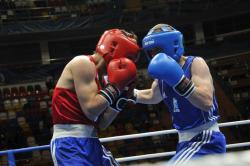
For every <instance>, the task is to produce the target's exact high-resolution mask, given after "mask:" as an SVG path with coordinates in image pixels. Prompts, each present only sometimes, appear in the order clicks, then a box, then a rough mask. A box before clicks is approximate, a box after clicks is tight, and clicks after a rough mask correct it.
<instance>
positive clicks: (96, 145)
mask: <svg viewBox="0 0 250 166" xmlns="http://www.w3.org/2000/svg"><path fill="white" fill-rule="evenodd" d="M50 147H51V154H52V159H53V162H54V165H55V166H117V165H119V163H118V162H117V161H116V160H115V159H114V158H113V156H112V154H111V152H109V151H107V150H106V149H105V148H104V147H103V146H102V145H101V143H100V141H99V139H98V138H79V137H63V138H56V139H54V140H52V141H51V143H50Z"/></svg>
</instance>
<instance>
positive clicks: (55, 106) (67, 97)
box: [52, 57, 101, 126]
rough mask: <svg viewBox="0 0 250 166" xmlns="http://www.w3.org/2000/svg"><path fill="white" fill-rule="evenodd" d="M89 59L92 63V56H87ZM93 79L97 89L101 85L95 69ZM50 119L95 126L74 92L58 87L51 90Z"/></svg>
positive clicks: (54, 122) (57, 121)
mask: <svg viewBox="0 0 250 166" xmlns="http://www.w3.org/2000/svg"><path fill="white" fill-rule="evenodd" d="M89 59H90V61H92V62H93V63H94V60H93V58H92V57H89ZM95 81H96V84H97V86H98V91H99V90H100V89H101V85H100V83H99V79H98V73H97V71H96V78H95ZM52 120H53V124H86V125H94V126H96V124H95V122H93V121H92V120H90V119H88V118H87V116H86V115H85V114H84V112H83V111H82V109H81V106H80V103H79V101H78V98H77V95H76V92H74V91H72V90H69V89H66V88H60V87H56V88H55V89H54V92H53V97H52Z"/></svg>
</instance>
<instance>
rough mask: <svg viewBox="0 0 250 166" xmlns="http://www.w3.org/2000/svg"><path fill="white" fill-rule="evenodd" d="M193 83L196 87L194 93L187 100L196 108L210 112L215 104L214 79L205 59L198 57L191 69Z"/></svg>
mask: <svg viewBox="0 0 250 166" xmlns="http://www.w3.org/2000/svg"><path fill="white" fill-rule="evenodd" d="M191 73H192V81H193V83H194V85H195V89H194V91H193V93H192V94H191V95H190V96H189V97H188V98H187V99H188V100H189V101H190V102H191V103H192V104H193V105H194V106H196V107H198V108H199V109H201V110H203V111H208V110H209V109H210V108H211V107H212V104H213V92H214V87H213V79H212V76H211V74H210V71H209V68H208V66H207V64H206V62H205V60H204V59H202V58H200V57H197V58H195V59H194V61H193V63H192V67H191Z"/></svg>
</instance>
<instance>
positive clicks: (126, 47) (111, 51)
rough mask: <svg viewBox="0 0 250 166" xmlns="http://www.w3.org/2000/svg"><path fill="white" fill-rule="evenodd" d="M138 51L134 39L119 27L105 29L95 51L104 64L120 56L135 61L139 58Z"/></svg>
mask: <svg viewBox="0 0 250 166" xmlns="http://www.w3.org/2000/svg"><path fill="white" fill-rule="evenodd" d="M139 51H140V48H139V46H138V45H137V43H136V42H135V39H134V38H131V37H130V36H127V35H126V33H125V32H123V31H122V30H120V29H111V30H107V31H105V32H104V33H103V35H102V36H101V38H100V40H99V42H98V44H97V46H96V52H97V53H99V54H100V55H101V56H103V58H104V60H105V62H106V64H108V63H109V62H110V61H111V60H112V59H117V58H122V57H125V58H129V59H131V60H133V61H136V60H138V59H139Z"/></svg>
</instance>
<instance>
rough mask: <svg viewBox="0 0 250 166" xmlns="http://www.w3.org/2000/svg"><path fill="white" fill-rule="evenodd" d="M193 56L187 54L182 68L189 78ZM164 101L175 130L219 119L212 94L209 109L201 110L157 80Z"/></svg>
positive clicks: (216, 105) (191, 127)
mask: <svg viewBox="0 0 250 166" xmlns="http://www.w3.org/2000/svg"><path fill="white" fill-rule="evenodd" d="M194 58H195V57H193V56H188V57H187V60H186V62H185V64H184V65H183V67H182V69H183V71H184V74H185V76H186V77H187V78H189V79H191V77H192V74H191V65H192V62H193V59H194ZM158 81H159V82H158V84H159V88H160V91H161V95H162V97H163V101H164V103H165V104H166V105H167V106H168V109H169V112H170V114H171V116H172V121H173V126H174V128H175V129H177V130H180V131H182V130H188V129H193V128H195V127H198V126H200V125H203V124H205V123H208V122H211V123H212V122H216V121H217V120H218V119H219V115H218V104H217V100H216V97H215V95H213V107H212V108H211V109H210V110H209V111H202V110H200V109H199V108H197V107H195V106H194V105H192V104H191V103H190V102H189V101H188V100H187V99H186V98H184V97H181V96H179V95H178V94H176V92H175V91H174V90H173V88H172V87H170V86H168V85H167V84H166V83H165V82H163V81H162V80H158Z"/></svg>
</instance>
